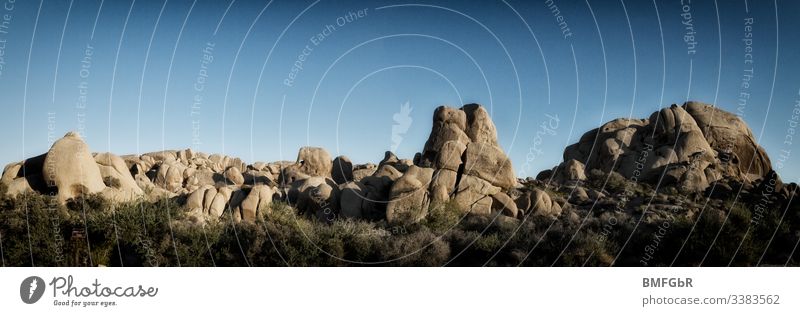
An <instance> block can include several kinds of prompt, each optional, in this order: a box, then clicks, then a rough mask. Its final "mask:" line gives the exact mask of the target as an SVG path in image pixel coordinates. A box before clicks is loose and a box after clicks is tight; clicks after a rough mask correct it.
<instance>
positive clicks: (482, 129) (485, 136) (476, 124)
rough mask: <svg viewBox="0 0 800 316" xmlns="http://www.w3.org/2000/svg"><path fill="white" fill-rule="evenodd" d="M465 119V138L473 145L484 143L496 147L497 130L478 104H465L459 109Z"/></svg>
mask: <svg viewBox="0 0 800 316" xmlns="http://www.w3.org/2000/svg"><path fill="white" fill-rule="evenodd" d="M461 110H462V111H464V113H465V114H466V117H467V128H466V132H467V136H469V138H470V139H471V140H472V142H474V143H486V144H490V145H495V146H497V128H495V127H494V123H493V122H492V119H491V118H490V117H489V113H488V112H486V109H484V108H483V107H482V106H481V105H480V104H474V103H473V104H467V105H465V106H463V107H461Z"/></svg>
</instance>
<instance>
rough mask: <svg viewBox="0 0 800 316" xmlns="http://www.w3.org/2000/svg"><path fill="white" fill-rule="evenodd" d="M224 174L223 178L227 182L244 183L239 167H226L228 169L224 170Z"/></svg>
mask: <svg viewBox="0 0 800 316" xmlns="http://www.w3.org/2000/svg"><path fill="white" fill-rule="evenodd" d="M224 175H225V180H228V183H231V184H234V185H242V184H244V176H243V175H242V172H241V171H239V168H236V167H228V169H227V170H225V173H224Z"/></svg>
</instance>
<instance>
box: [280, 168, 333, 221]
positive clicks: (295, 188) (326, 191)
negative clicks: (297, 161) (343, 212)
mask: <svg viewBox="0 0 800 316" xmlns="http://www.w3.org/2000/svg"><path fill="white" fill-rule="evenodd" d="M339 197H340V192H339V186H338V185H337V184H336V182H334V181H333V180H332V179H330V178H325V177H310V178H306V179H302V180H298V181H295V182H294V183H292V185H291V188H290V189H289V193H288V201H289V203H291V204H293V205H295V206H296V207H297V209H298V210H300V211H301V212H303V213H305V214H308V215H312V216H316V217H317V219H319V220H322V221H325V222H330V221H333V220H335V219H336V217H337V216H338V214H339V207H340V203H339Z"/></svg>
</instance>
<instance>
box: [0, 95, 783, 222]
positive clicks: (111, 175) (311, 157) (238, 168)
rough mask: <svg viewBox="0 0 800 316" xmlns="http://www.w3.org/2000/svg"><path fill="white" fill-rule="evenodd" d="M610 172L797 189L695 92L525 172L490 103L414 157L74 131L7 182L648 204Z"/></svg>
mask: <svg viewBox="0 0 800 316" xmlns="http://www.w3.org/2000/svg"><path fill="white" fill-rule="evenodd" d="M598 176H603V177H607V179H610V180H614V179H616V180H614V181H616V182H624V181H628V180H633V181H629V182H633V183H639V182H641V183H647V184H651V185H656V184H658V185H659V186H663V187H676V188H678V189H679V190H681V191H684V192H695V193H697V192H704V190H706V188H708V187H709V186H710V185H711V184H712V183H715V182H716V184H718V185H719V188H720V189H719V190H718V191H717V193H713V192H709V194H721V193H719V192H728V193H730V192H734V191H735V190H736V189H737V188H743V189H745V191H748V192H751V191H752V192H762V191H766V190H772V191H775V192H779V193H780V194H781V196H787V194H788V193H786V192H789V191H792V190H794V189H795V188H796V185H783V184H782V183H781V182H780V178H779V177H778V175H777V174H776V173H775V172H774V171H773V170H772V167H771V164H770V160H769V157H767V155H766V153H765V152H764V150H763V149H762V148H761V147H759V146H758V144H757V143H756V141H755V139H754V137H753V135H752V132H751V131H750V130H749V128H748V127H747V126H746V124H745V123H744V122H743V121H742V120H741V119H739V118H738V117H736V116H735V115H733V114H730V113H727V112H725V111H722V110H720V109H718V108H715V107H713V106H709V105H706V104H702V103H696V102H688V103H686V104H684V105H683V106H677V105H673V106H671V107H668V108H665V109H662V110H660V111H657V112H655V113H653V114H652V115H651V116H650V117H649V118H648V119H616V120H613V121H610V122H608V123H606V124H603V125H602V126H601V127H599V128H597V129H594V130H592V131H589V132H587V133H586V134H584V135H583V136H582V137H581V138H580V140H579V141H578V142H577V143H575V144H573V145H570V146H569V147H567V148H566V149H565V151H564V161H563V162H562V163H560V164H559V165H558V166H556V167H555V168H553V169H552V170H545V171H543V172H541V173H540V174H539V175H538V176H537V179H536V180H534V179H525V180H518V179H517V178H516V177H515V173H514V170H513V167H512V164H511V161H510V160H509V158H508V156H507V155H506V154H505V152H504V151H503V149H502V148H501V147H500V145H499V143H498V141H497V129H496V127H495V125H494V123H493V122H492V120H491V118H490V117H489V114H488V112H487V111H486V110H485V109H484V108H483V107H482V106H480V105H477V104H467V105H464V106H463V107H461V108H452V107H447V106H440V107H438V108H437V109H436V110H435V111H434V113H433V126H432V129H431V132H430V135H429V137H428V139H427V141H426V143H425V145H424V147H423V148H422V151H421V152H419V153H417V154H416V155H415V156H414V158H413V160H410V159H401V158H399V157H397V156H396V155H395V154H394V153H392V152H389V151H387V152H385V153H384V157H383V159H382V160H381V161H380V162H379V163H378V164H372V163H367V164H355V165H354V164H353V163H352V162H351V161H350V159H349V158H347V157H346V156H338V157H336V158H334V159H332V158H331V155H330V154H329V153H328V152H327V151H326V150H325V149H323V148H318V147H303V148H300V149H299V152H298V154H297V159H296V160H295V161H279V162H271V163H266V162H254V163H252V164H247V163H245V162H243V161H242V160H241V159H239V158H236V157H230V156H226V155H219V154H212V155H207V154H205V153H202V152H194V151H193V150H191V149H185V150H165V151H158V152H151V153H145V154H141V155H125V156H116V155H113V154H111V153H98V154H92V153H91V152H90V151H89V147H88V146H87V145H86V143H84V142H83V140H82V139H81V138H80V136H78V135H77V134H76V133H67V135H65V136H64V138H62V139H59V140H58V141H56V142H55V143H54V144H53V145H52V148H51V149H50V150H49V151H48V152H47V153H45V154H43V155H40V156H36V157H32V158H29V159H26V160H25V161H21V162H17V163H12V164H9V165H7V166H6V167H5V169H4V170H3V175H2V179H1V180H0V181H1V182H2V183H3V184H5V186H6V187H7V194H8V195H12V196H16V195H19V194H23V193H26V192H38V193H41V194H54V195H55V196H57V198H58V201H60V202H62V203H64V202H66V201H68V200H70V199H74V198H78V197H81V196H84V195H87V194H99V195H101V196H103V197H105V198H107V199H109V200H112V201H115V202H121V203H124V202H130V201H134V200H136V199H144V200H147V201H157V200H160V199H174V200H175V201H179V202H183V203H185V210H186V213H187V215H188V217H189V218H191V219H194V220H196V221H198V222H206V221H210V220H232V221H235V222H239V221H248V222H253V221H256V220H259V219H260V218H263V215H265V214H267V213H269V212H270V210H271V208H270V205H271V203H273V202H274V201H282V202H286V203H289V204H290V205H292V206H294V207H295V209H296V210H297V212H298V215H304V216H308V217H313V218H316V219H318V220H320V221H323V222H331V221H334V220H337V218H340V217H341V218H353V219H363V220H373V221H382V220H385V221H386V222H387V223H388V224H389V225H409V224H413V223H416V222H419V221H422V220H424V219H425V218H426V217H427V216H428V212H429V209H432V208H437V207H443V206H445V205H453V206H455V208H456V209H458V210H459V211H460V212H462V215H466V214H471V215H477V216H493V218H495V217H494V216H496V215H504V216H506V217H502V221H516V220H515V219H525V218H527V217H529V216H538V217H544V218H550V219H556V218H562V219H563V218H567V219H569V220H573V221H574V219H575V218H576V216H578V215H577V213H575V210H576V209H577V208H589V207H591V208H592V209H595V210H601V211H602V210H605V209H625V210H631V209H634V208H636V207H638V206H639V205H641V204H642V203H643V201H642V200H634V201H630V202H629V201H627V196H623V195H625V194H626V193H625V192H611V191H609V190H606V188H605V187H600V186H598V187H589V186H586V185H582V183H585V182H589V181H592V179H595V178H597V177H598ZM620 179H621V180H620ZM614 181H609V180H607V181H605V182H606V183H608V182H614ZM550 184H554V186H550ZM768 184H769V185H771V186H769V187H768ZM669 201H670V200H669V197H668V196H666V195H663V194H662V193H659V194H658V195H657V196H656V198H655V199H654V201H653V203H652V205H653V206H652V209H653V210H654V211H653V212H651V213H653V214H659V215H654V216H662V215H663V214H667V213H666V211H665V212H661V213H659V212H660V211H659V210H661V209H662V208H663V209H666V205H668V202H669ZM447 203H451V204H447ZM664 216H669V215H664Z"/></svg>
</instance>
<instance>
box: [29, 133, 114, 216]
mask: <svg viewBox="0 0 800 316" xmlns="http://www.w3.org/2000/svg"><path fill="white" fill-rule="evenodd" d="M42 177H43V178H44V182H45V183H46V184H47V186H49V187H51V188H56V189H57V190H58V199H59V200H60V201H66V200H68V199H71V198H75V197H78V196H81V195H84V194H90V193H99V192H102V191H103V189H105V188H106V185H105V184H104V183H103V176H102V175H101V174H100V168H98V166H97V163H96V162H95V160H94V157H92V154H91V152H90V151H89V146H87V145H86V143H84V142H83V139H81V137H80V136H79V135H78V134H77V133H72V132H70V133H67V134H66V135H64V137H63V138H61V139H59V140H57V141H56V142H55V143H53V146H52V147H50V150H49V151H48V152H47V156H45V159H44V165H43V166H42Z"/></svg>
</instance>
